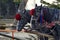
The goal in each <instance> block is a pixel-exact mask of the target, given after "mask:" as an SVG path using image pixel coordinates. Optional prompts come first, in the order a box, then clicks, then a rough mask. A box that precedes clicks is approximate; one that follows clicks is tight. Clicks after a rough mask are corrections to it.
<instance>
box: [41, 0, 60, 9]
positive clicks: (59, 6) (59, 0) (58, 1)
mask: <svg viewBox="0 0 60 40" xmlns="http://www.w3.org/2000/svg"><path fill="white" fill-rule="evenodd" d="M42 3H43V4H45V5H48V7H50V8H57V9H60V0H56V2H55V1H54V2H53V3H52V4H50V3H48V2H45V1H42Z"/></svg>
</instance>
